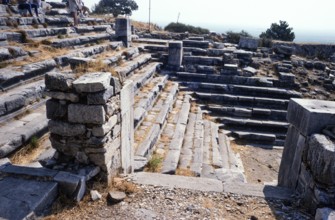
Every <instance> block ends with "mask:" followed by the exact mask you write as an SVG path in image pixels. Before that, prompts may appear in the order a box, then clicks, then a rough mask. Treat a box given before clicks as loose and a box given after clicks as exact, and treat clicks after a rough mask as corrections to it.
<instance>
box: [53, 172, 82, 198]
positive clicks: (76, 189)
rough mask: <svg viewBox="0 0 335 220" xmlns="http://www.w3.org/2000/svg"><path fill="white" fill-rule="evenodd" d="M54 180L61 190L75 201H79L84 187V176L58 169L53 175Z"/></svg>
mask: <svg viewBox="0 0 335 220" xmlns="http://www.w3.org/2000/svg"><path fill="white" fill-rule="evenodd" d="M54 181H56V182H58V184H59V186H60V189H61V191H63V192H64V193H65V194H66V195H67V196H69V197H71V198H73V199H74V200H75V201H78V202H79V201H80V200H81V199H82V198H83V197H84V194H85V189H86V182H85V177H83V176H79V175H75V174H72V173H67V172H62V171H60V172H59V173H58V174H57V175H56V176H55V177H54Z"/></svg>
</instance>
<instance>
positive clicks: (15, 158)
mask: <svg viewBox="0 0 335 220" xmlns="http://www.w3.org/2000/svg"><path fill="white" fill-rule="evenodd" d="M46 138H48V137H47V136H44V137H42V138H41V139H38V138H37V137H32V138H31V140H30V143H29V144H28V145H26V146H24V147H23V148H21V149H20V150H18V151H16V152H15V153H14V154H13V155H11V157H10V158H9V159H10V161H11V162H12V163H13V164H21V165H23V164H29V163H31V162H33V161H34V160H35V159H36V158H37V157H38V156H39V155H40V154H41V152H43V150H44V147H43V146H42V145H41V144H40V143H41V142H42V141H43V140H44V139H46Z"/></svg>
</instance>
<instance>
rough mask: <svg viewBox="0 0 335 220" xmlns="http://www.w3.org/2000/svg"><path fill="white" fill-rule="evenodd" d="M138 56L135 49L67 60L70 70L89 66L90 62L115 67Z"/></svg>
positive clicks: (137, 51)
mask: <svg viewBox="0 0 335 220" xmlns="http://www.w3.org/2000/svg"><path fill="white" fill-rule="evenodd" d="M137 56H139V50H138V48H137V47H134V48H124V49H121V50H120V51H117V52H115V51H111V52H110V51H106V52H104V53H102V54H99V55H95V56H92V57H90V58H86V57H70V58H69V59H68V62H69V64H70V65H71V69H74V68H76V67H77V66H78V65H83V64H89V63H90V62H100V61H101V62H103V63H104V64H106V65H109V66H116V65H119V64H122V62H125V61H126V60H132V59H134V58H136V57H137Z"/></svg>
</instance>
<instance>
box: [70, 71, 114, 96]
mask: <svg viewBox="0 0 335 220" xmlns="http://www.w3.org/2000/svg"><path fill="white" fill-rule="evenodd" d="M111 78H112V74H111V73H102V72H97V73H87V74H85V75H83V76H81V77H79V78H78V79H77V80H75V81H74V82H73V87H74V88H75V90H76V91H77V92H80V93H81V92H88V93H92V92H100V91H104V90H106V89H108V88H109V86H110V82H111Z"/></svg>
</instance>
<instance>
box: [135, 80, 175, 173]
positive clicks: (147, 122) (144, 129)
mask: <svg viewBox="0 0 335 220" xmlns="http://www.w3.org/2000/svg"><path fill="white" fill-rule="evenodd" d="M177 93H178V84H176V83H169V84H167V85H166V87H165V88H164V89H163V92H162V93H161V94H160V96H159V97H158V100H157V101H156V103H155V104H154V106H153V108H152V109H151V110H150V111H148V113H147V116H146V117H145V119H144V121H143V122H142V123H141V124H140V126H139V127H138V128H137V129H136V131H135V135H134V136H135V144H134V149H135V156H137V157H139V158H140V157H146V158H150V156H151V153H152V151H153V150H154V145H155V144H156V142H157V140H158V138H159V135H160V133H161V130H162V129H163V126H164V124H165V121H166V119H167V117H168V114H169V112H170V110H171V108H172V106H173V103H174V100H175V98H176V95H177ZM136 163H137V161H136V160H135V164H136ZM135 167H136V165H135ZM142 168H143V167H142ZM139 169H140V168H139Z"/></svg>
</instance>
